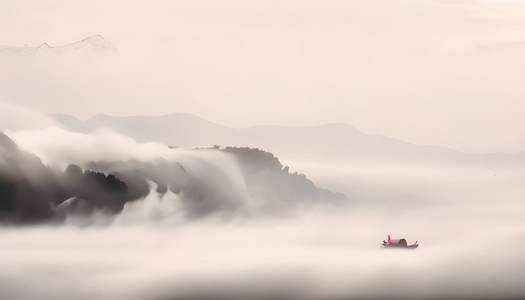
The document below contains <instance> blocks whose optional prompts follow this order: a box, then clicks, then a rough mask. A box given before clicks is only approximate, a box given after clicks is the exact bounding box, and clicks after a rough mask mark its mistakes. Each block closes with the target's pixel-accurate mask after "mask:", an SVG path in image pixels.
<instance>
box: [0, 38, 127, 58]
mask: <svg viewBox="0 0 525 300" xmlns="http://www.w3.org/2000/svg"><path fill="white" fill-rule="evenodd" d="M99 50H102V51H105V52H114V51H116V50H117V49H116V48H115V47H114V46H113V45H112V44H111V43H110V42H108V41H107V40H106V39H105V38H104V37H103V36H102V35H100V34H97V35H92V36H89V37H87V38H84V39H82V40H79V41H76V42H73V43H70V44H66V45H60V46H51V45H49V43H47V42H43V43H41V44H40V45H39V46H38V47H28V46H24V47H11V46H5V45H4V46H1V47H0V54H15V55H16V54H22V55H36V54H38V53H41V52H44V53H47V54H58V55H66V54H70V53H72V52H79V51H80V52H92V51H99Z"/></svg>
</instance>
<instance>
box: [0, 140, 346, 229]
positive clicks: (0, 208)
mask: <svg viewBox="0 0 525 300" xmlns="http://www.w3.org/2000/svg"><path fill="white" fill-rule="evenodd" d="M170 151H172V152H177V153H178V158H177V159H176V160H168V159H161V158H159V159H158V160H156V161H154V162H139V161H136V160H130V161H93V162H90V163H88V164H87V165H86V166H83V167H84V168H85V169H83V168H82V167H80V166H77V165H69V166H68V167H67V168H66V170H65V171H61V170H58V169H52V168H50V167H49V166H45V165H44V164H42V162H41V161H40V159H39V158H38V157H36V156H35V155H33V154H31V153H27V152H24V151H22V150H20V149H19V147H18V146H17V144H16V143H15V142H13V141H12V140H11V139H10V138H9V137H8V136H7V135H5V134H4V133H2V132H0V224H2V223H34V222H42V221H47V220H53V221H55V222H57V221H58V222H60V221H64V220H65V219H66V218H67V217H68V216H72V217H75V216H76V217H78V216H81V217H82V218H83V221H82V222H83V223H85V222H84V221H86V222H87V221H89V220H91V217H96V214H98V213H99V212H104V214H105V215H116V214H119V213H121V212H122V210H123V209H124V207H125V205H126V204H127V203H128V202H132V201H137V200H140V199H144V198H145V197H146V196H148V194H149V193H150V186H155V187H156V192H157V193H158V194H161V195H166V194H167V193H168V192H170V193H173V194H176V195H178V197H179V199H180V201H181V203H180V207H179V210H180V211H179V212H180V213H181V214H183V216H184V218H186V219H195V218H202V217H206V216H209V215H215V214H221V215H224V216H234V215H236V214H237V213H239V212H242V213H243V214H245V215H246V216H249V215H251V216H256V215H268V214H269V215H286V214H287V213H290V212H293V211H294V210H295V209H296V208H297V207H298V206H299V205H301V204H305V203H312V204H323V203H334V201H336V202H338V201H344V200H346V196H344V195H343V194H340V193H332V192H330V191H328V190H324V189H319V188H317V187H316V186H315V184H314V183H313V182H312V181H311V180H309V179H307V178H306V176H305V175H303V174H298V173H290V172H289V169H288V168H286V167H283V165H282V164H281V163H280V162H279V160H278V159H277V158H276V157H275V156H274V155H273V154H271V153H269V152H265V151H262V150H259V149H249V148H234V147H226V148H222V149H219V148H211V149H194V150H183V151H182V152H181V151H179V150H173V149H172V150H170ZM222 152H225V153H227V154H228V155H224V154H221V153H222ZM184 155H186V156H184ZM231 157H232V158H234V159H235V161H236V162H237V163H235V164H228V163H227V162H226V161H223V162H224V163H225V164H224V165H221V164H219V165H217V164H215V163H216V161H217V160H221V159H227V160H229V159H230V158H231ZM237 167H238V170H235V169H236V168H237ZM237 171H238V172H239V173H237ZM238 175H240V178H242V180H240V181H239V180H238V178H239V177H238ZM150 183H152V184H151V185H150ZM86 217H88V218H86ZM157 217H158V216H157ZM92 221H94V220H92ZM87 223H89V222H87ZM87 223H86V224H87Z"/></svg>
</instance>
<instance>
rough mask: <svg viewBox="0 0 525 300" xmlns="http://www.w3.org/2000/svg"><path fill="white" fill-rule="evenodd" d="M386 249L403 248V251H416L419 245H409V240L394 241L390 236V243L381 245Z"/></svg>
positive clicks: (384, 242)
mask: <svg viewBox="0 0 525 300" xmlns="http://www.w3.org/2000/svg"><path fill="white" fill-rule="evenodd" d="M381 246H382V247H384V248H402V249H416V248H417V247H419V245H418V244H417V241H416V242H415V243H413V244H412V245H408V244H407V240H405V239H392V238H390V235H389V236H388V241H383V244H382V245H381Z"/></svg>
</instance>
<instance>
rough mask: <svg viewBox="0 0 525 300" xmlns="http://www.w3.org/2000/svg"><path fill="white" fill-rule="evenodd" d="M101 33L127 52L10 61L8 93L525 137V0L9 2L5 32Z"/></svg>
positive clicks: (16, 97) (3, 87)
mask: <svg viewBox="0 0 525 300" xmlns="http://www.w3.org/2000/svg"><path fill="white" fill-rule="evenodd" d="M95 34H101V35H102V36H104V37H105V38H106V40H108V41H109V42H110V43H112V44H113V45H114V46H115V47H116V48H117V49H118V56H117V57H112V58H109V59H103V60H96V61H91V60H89V62H76V61H75V62H72V61H67V62H57V61H54V62H53V63H52V64H49V63H40V62H38V63H36V62H34V61H32V62H31V63H30V64H27V63H20V62H17V63H12V62H9V61H7V60H6V59H5V58H3V59H2V60H0V63H1V64H4V66H2V67H0V101H3V102H8V103H11V104H15V105H21V106H24V107H29V108H34V109H37V110H39V111H42V112H44V113H69V114H73V115H75V116H77V117H80V118H88V117H90V116H92V115H95V114H98V113H106V114H113V115H131V114H145V115H161V114H167V113H172V112H188V113H192V114H196V115H199V116H201V117H204V118H206V119H209V120H211V121H214V122H217V123H220V124H223V125H229V126H234V127H244V126H250V125H259V124H269V123H271V124H285V125H317V124H323V123H333V122H345V123H349V124H351V125H353V126H355V127H357V128H358V129H360V130H362V131H365V132H368V133H375V134H382V135H388V136H392V137H396V138H400V139H403V140H406V141H409V142H413V143H419V144H433V145H439V146H445V147H451V148H454V149H457V150H461V151H465V152H473V153H480V152H489V151H523V150H525V118H524V116H525V84H524V83H525V2H523V1H476V0H465V1H461V0H459V1H446V0H444V1H423V0H421V1H415V0H414V1H393V0H389V1H383V0H377V1H288V0H284V1H283V0H279V1H245V0H242V1H241V0H224V1H199V0H197V1H146V2H144V1H121V0H118V1H100V0H95V1H77V0H74V1H58V0H50V1H33V0H26V1H15V0H13V1H6V0H3V1H0V45H2V44H5V45H10V46H23V45H24V44H27V45H29V46H37V45H39V44H41V43H43V42H47V43H48V44H50V45H51V46H58V45H64V44H68V43H71V42H74V41H77V40H80V39H83V38H85V37H88V36H91V35H95Z"/></svg>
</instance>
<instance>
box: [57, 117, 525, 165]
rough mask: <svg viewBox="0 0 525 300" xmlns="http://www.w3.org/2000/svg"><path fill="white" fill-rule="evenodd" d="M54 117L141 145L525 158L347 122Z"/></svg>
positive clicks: (397, 159)
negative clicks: (414, 139) (238, 123)
mask: <svg viewBox="0 0 525 300" xmlns="http://www.w3.org/2000/svg"><path fill="white" fill-rule="evenodd" d="M52 117H53V118H54V119H55V120H56V121H58V122H60V123H61V124H63V125H64V127H65V128H66V129H68V130H71V131H76V132H82V133H88V132H91V131H94V130H96V129H99V128H110V129H112V130H114V131H116V132H118V133H121V134H123V135H127V136H130V137H132V138H134V139H135V140H137V141H138V142H141V143H142V142H160V143H163V144H166V145H168V146H172V147H176V146H177V147H210V146H213V145H220V146H236V147H252V148H260V149H264V150H266V151H270V152H272V153H274V154H275V155H276V156H277V157H279V158H281V159H284V160H291V159H293V160H304V161H318V162H332V163H341V162H372V163H375V162H377V163H395V164H397V163H401V164H407V163H415V164H422V163H423V164H441V163H450V164H458V163H480V162H483V163H497V164H500V163H509V164H512V163H516V162H520V163H523V162H525V152H522V153H516V154H509V153H492V154H484V155H470V154H465V153H461V152H458V151H455V150H451V149H447V148H442V147H435V146H421V145H414V144H411V143H407V142H404V141H401V140H398V139H394V138H389V137H385V136H380V135H371V134H366V133H364V132H361V131H359V130H357V129H355V128H354V127H352V126H350V125H348V124H342V123H337V124H327V125H321V126H309V127H290V126H253V127H248V128H242V129H236V128H231V127H227V126H222V125H218V124H215V123H212V122H209V121H207V120H205V119H202V118H199V117H196V116H193V115H189V114H183V113H175V114H169V115H165V116H157V117H151V116H128V117H114V116H108V115H97V116H94V117H92V118H90V119H88V120H86V121H81V120H78V119H77V118H75V117H72V116H69V115H52Z"/></svg>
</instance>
